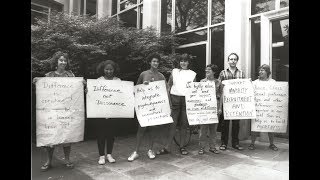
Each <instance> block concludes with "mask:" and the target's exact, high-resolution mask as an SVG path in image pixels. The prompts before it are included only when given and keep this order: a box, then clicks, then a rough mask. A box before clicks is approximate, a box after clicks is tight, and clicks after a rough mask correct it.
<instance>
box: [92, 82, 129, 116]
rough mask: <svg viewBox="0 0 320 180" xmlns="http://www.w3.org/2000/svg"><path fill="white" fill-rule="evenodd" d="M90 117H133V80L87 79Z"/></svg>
mask: <svg viewBox="0 0 320 180" xmlns="http://www.w3.org/2000/svg"><path fill="white" fill-rule="evenodd" d="M87 89H88V92H87V117H88V118H133V117H134V95H133V82H131V81H118V80H100V79H88V80H87Z"/></svg>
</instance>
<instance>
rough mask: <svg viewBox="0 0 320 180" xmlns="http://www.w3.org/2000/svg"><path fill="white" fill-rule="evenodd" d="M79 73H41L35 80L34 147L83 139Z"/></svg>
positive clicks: (81, 90) (81, 91)
mask: <svg viewBox="0 0 320 180" xmlns="http://www.w3.org/2000/svg"><path fill="white" fill-rule="evenodd" d="M82 81H83V78H82V77H81V78H80V77H44V78H39V80H38V81H37V82H36V122H37V123H36V130H37V131H36V132H37V147H40V146H51V145H56V144H62V143H70V142H79V141H83V135H84V92H83V83H82Z"/></svg>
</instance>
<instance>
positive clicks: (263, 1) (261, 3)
mask: <svg viewBox="0 0 320 180" xmlns="http://www.w3.org/2000/svg"><path fill="white" fill-rule="evenodd" d="M271 10H275V0H251V14H252V15H254V14H259V13H262V12H267V11H271Z"/></svg>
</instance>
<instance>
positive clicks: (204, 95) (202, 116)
mask: <svg viewBox="0 0 320 180" xmlns="http://www.w3.org/2000/svg"><path fill="white" fill-rule="evenodd" d="M185 97H186V108H187V117H188V122H189V125H196V124H212V123H219V121H218V115H217V98H216V87H215V83H214V82H210V81H207V82H192V83H189V84H188V85H187V92H186V96H185Z"/></svg>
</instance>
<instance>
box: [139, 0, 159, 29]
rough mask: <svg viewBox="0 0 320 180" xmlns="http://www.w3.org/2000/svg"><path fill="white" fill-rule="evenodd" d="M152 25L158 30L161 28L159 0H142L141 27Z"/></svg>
mask: <svg viewBox="0 0 320 180" xmlns="http://www.w3.org/2000/svg"><path fill="white" fill-rule="evenodd" d="M150 26H152V27H153V28H155V29H156V30H157V32H160V30H161V0H147V1H143V22H142V28H143V29H144V28H147V27H150Z"/></svg>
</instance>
